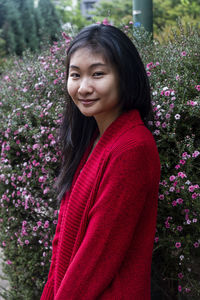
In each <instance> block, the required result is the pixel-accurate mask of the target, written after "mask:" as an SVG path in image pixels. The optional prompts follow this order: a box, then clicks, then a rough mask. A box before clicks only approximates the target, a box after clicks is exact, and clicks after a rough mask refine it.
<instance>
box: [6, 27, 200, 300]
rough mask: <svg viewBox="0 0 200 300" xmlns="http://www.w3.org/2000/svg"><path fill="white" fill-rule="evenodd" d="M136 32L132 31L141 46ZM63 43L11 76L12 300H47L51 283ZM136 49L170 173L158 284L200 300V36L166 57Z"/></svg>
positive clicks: (165, 180)
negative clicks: (46, 291) (47, 286)
mask: <svg viewBox="0 0 200 300" xmlns="http://www.w3.org/2000/svg"><path fill="white" fill-rule="evenodd" d="M131 27H132V26H130V27H129V26H126V27H125V28H124V29H125V31H126V32H127V34H128V35H129V36H131V38H132V33H131ZM174 34H175V33H174ZM63 36H64V38H65V39H64V42H61V43H60V44H57V43H55V44H54V46H53V47H51V48H50V50H47V51H45V52H44V53H43V54H42V55H40V56H38V57H36V56H33V55H30V54H28V53H27V54H26V55H25V57H24V58H23V60H19V59H16V60H15V65H14V67H13V69H11V70H9V71H7V72H6V73H4V74H3V76H2V89H1V92H0V151H1V164H0V195H1V210H0V239H1V243H2V244H1V246H2V248H3V251H4V258H5V264H4V272H5V274H6V275H7V277H8V279H9V281H10V287H11V289H10V293H9V295H6V296H5V298H6V299H9V300H17V299H27V300H29V299H30V300H31V299H39V295H40V293H41V290H42V287H43V285H44V282H45V280H46V277H47V273H48V268H49V262H50V256H51V241H52V237H53V233H54V231H55V225H56V220H57V213H58V211H57V209H58V208H57V204H56V192H55V191H54V187H53V184H54V180H55V177H56V176H57V172H58V167H59V162H60V152H59V144H58V142H57V139H56V136H57V130H58V127H59V123H60V120H61V117H62V107H63V104H64V101H65V100H64V94H65V85H64V76H65V69H64V64H63V60H64V57H65V49H66V48H67V43H68V41H69V39H68V37H67V36H66V34H63ZM133 40H134V43H135V44H136V46H137V48H138V49H139V51H140V53H141V56H142V58H143V61H144V63H145V65H146V71H147V74H148V76H149V79H150V83H151V89H152V96H153V109H154V114H155V120H154V122H152V123H151V124H150V127H151V130H152V132H153V134H154V136H155V138H156V141H157V145H158V149H159V153H160V159H161V165H162V177H161V182H160V191H159V211H158V224H157V232H156V237H155V247H154V256H153V283H154V284H157V286H159V288H160V289H162V291H163V293H164V294H165V296H166V299H177V294H180V295H182V294H187V295H191V297H192V298H191V299H192V300H194V299H195V297H198V296H199V295H200V288H199V286H200V284H199V283H200V282H199V271H200V270H199V257H200V226H199V221H200V201H199V200H200V187H199V178H200V129H199V124H200V116H199V108H200V74H199V71H198V70H199V67H200V66H199V64H200V57H199V51H198V49H199V48H200V36H199V34H198V31H197V30H196V29H195V28H190V29H188V31H183V29H182V28H180V30H179V34H178V35H176V34H175V38H173V43H172V42H170V41H169V43H168V45H167V46H165V47H164V46H162V45H160V44H158V42H153V43H152V42H151V39H150V38H148V36H146V35H145V34H144V35H141V34H139V32H136V33H135V35H134V38H133Z"/></svg>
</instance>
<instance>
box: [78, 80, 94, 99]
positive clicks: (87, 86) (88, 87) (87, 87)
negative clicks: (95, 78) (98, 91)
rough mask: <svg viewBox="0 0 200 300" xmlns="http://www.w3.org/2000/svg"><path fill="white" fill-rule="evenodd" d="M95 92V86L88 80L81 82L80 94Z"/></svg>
mask: <svg viewBox="0 0 200 300" xmlns="http://www.w3.org/2000/svg"><path fill="white" fill-rule="evenodd" d="M92 92H93V86H92V84H91V81H90V80H89V79H88V78H82V80H81V81H80V86H79V88H78V93H79V94H81V95H85V94H91V93H92Z"/></svg>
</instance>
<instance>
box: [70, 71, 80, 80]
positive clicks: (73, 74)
mask: <svg viewBox="0 0 200 300" xmlns="http://www.w3.org/2000/svg"><path fill="white" fill-rule="evenodd" d="M69 77H72V78H74V79H77V78H79V77H80V75H79V74H78V73H74V72H73V73H70V74H69Z"/></svg>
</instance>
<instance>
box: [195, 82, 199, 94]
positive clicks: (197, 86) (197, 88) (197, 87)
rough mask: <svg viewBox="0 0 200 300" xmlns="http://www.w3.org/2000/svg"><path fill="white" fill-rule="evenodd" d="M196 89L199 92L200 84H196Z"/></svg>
mask: <svg viewBox="0 0 200 300" xmlns="http://www.w3.org/2000/svg"><path fill="white" fill-rule="evenodd" d="M195 89H196V90H197V91H198V92H200V84H198V85H195Z"/></svg>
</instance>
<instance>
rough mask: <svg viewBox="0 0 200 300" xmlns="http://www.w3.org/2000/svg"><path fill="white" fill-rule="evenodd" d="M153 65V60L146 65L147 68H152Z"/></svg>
mask: <svg viewBox="0 0 200 300" xmlns="http://www.w3.org/2000/svg"><path fill="white" fill-rule="evenodd" d="M152 67H153V62H150V63H148V64H147V65H146V68H147V70H149V69H152Z"/></svg>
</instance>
